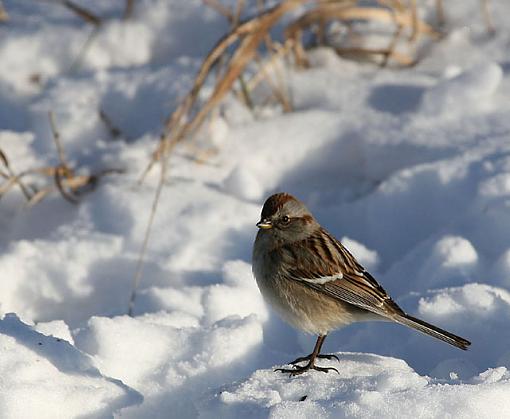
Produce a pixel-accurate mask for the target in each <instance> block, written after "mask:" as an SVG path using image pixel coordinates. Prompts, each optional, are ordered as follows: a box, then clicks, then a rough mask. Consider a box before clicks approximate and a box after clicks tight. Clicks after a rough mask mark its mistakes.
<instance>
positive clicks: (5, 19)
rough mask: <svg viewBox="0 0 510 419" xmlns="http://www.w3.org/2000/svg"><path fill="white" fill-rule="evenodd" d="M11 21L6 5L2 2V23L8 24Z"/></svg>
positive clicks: (0, 9) (0, 4)
mask: <svg viewBox="0 0 510 419" xmlns="http://www.w3.org/2000/svg"><path fill="white" fill-rule="evenodd" d="M8 20H9V15H8V14H7V11H6V10H5V7H4V5H3V4H2V2H1V1H0V22H7V21H8Z"/></svg>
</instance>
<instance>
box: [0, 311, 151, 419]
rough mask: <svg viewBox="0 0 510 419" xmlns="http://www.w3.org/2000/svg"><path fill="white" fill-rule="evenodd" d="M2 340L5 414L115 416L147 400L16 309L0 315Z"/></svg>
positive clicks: (1, 406)
mask: <svg viewBox="0 0 510 419" xmlns="http://www.w3.org/2000/svg"><path fill="white" fill-rule="evenodd" d="M0 346H1V347H2V356H1V359H0V371H1V375H2V380H1V383H0V391H1V392H2V398H1V400H0V410H1V411H2V417H4V418H21V417H34V418H35V417H37V418H64V417H78V416H82V415H89V416H93V417H108V416H110V417H111V416H112V415H113V413H114V412H116V411H118V410H120V409H122V408H124V407H127V406H132V405H136V404H139V403H142V401H143V397H142V396H141V395H140V393H138V392H136V391H135V390H133V389H131V388H130V387H128V386H126V385H125V384H123V383H122V382H121V381H119V380H115V379H112V378H109V377H107V376H104V375H102V374H101V373H100V372H99V370H98V369H97V368H95V367H94V365H93V363H92V360H91V358H90V357H89V356H87V355H86V354H84V353H82V352H80V351H79V350H77V349H76V348H75V347H74V346H72V345H71V344H70V343H69V342H67V341H66V340H63V339H60V338H55V337H51V336H46V335H44V334H42V333H39V332H37V331H36V330H35V329H34V328H32V327H30V326H29V325H27V324H25V323H23V322H22V321H21V320H20V319H19V318H18V317H17V316H16V315H14V314H8V315H6V316H5V317H4V318H3V319H2V320H0ZM28 387H29V388H30V391H27V388H28Z"/></svg>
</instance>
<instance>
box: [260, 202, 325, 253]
mask: <svg viewBox="0 0 510 419" xmlns="http://www.w3.org/2000/svg"><path fill="white" fill-rule="evenodd" d="M257 227H258V228H259V229H260V231H259V234H264V235H269V236H271V237H272V238H274V239H275V240H277V241H279V242H282V243H284V244H285V243H291V242H294V241H298V240H304V239H306V238H307V237H308V236H310V235H311V234H312V233H313V232H314V231H315V230H316V229H317V228H319V224H318V223H317V221H316V220H315V218H314V217H313V215H312V214H311V212H310V211H308V208H306V206H305V205H304V204H303V203H302V202H301V201H299V200H298V199H296V198H294V197H293V196H292V195H290V194H288V193H277V194H274V195H271V196H270V197H269V198H267V200H266V202H265V203H264V207H263V208H262V214H261V218H260V221H259V222H258V223H257Z"/></svg>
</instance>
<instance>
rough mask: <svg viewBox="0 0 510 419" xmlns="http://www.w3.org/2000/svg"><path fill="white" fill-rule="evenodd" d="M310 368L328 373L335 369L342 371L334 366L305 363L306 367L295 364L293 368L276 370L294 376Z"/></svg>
mask: <svg viewBox="0 0 510 419" xmlns="http://www.w3.org/2000/svg"><path fill="white" fill-rule="evenodd" d="M308 370H316V371H321V372H325V373H326V374H327V373H328V372H329V371H335V372H336V373H337V374H340V372H339V371H338V370H337V369H336V368H333V367H319V366H317V365H310V364H308V365H305V366H304V367H299V366H297V365H295V366H294V368H293V369H287V368H276V369H275V372H282V373H284V374H285V373H289V374H290V375H291V377H293V376H295V375H300V374H303V373H304V372H306V371H308Z"/></svg>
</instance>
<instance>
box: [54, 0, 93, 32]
mask: <svg viewBox="0 0 510 419" xmlns="http://www.w3.org/2000/svg"><path fill="white" fill-rule="evenodd" d="M60 4H62V6H65V7H67V8H68V9H69V10H71V11H72V12H73V13H74V14H76V15H77V16H79V17H80V18H82V19H83V20H84V21H85V22H87V23H91V24H92V25H94V26H99V25H100V24H101V23H102V22H103V20H102V19H101V18H100V17H99V16H97V15H96V14H94V13H92V12H91V11H90V10H88V9H85V8H84V7H83V6H79V5H77V4H75V3H73V2H72V1H70V0H60Z"/></svg>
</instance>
